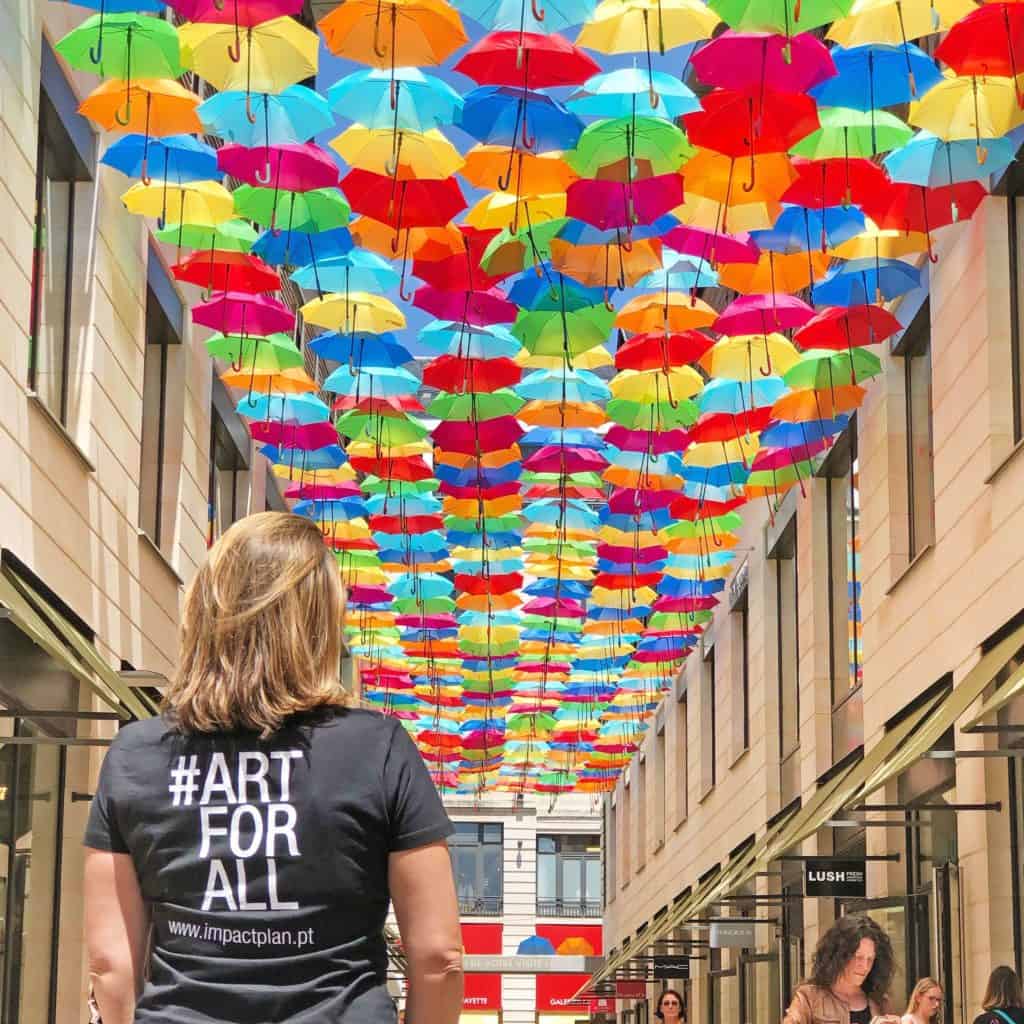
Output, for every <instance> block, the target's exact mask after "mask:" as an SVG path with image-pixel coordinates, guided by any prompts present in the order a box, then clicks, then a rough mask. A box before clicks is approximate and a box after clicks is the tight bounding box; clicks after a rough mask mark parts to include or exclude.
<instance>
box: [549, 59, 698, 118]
mask: <svg viewBox="0 0 1024 1024" xmlns="http://www.w3.org/2000/svg"><path fill="white" fill-rule="evenodd" d="M652 86H653V92H652ZM652 101H653V102H652ZM566 106H567V107H568V108H569V109H570V110H571V111H572V112H573V113H574V114H578V115H580V116H583V117H601V118H619V117H623V118H624V117H628V118H632V117H635V116H640V117H661V118H664V119H666V120H669V121H674V120H676V119H677V118H679V117H682V116H683V115H684V114H690V113H693V112H694V111H695V110H699V109H700V100H698V99H697V97H696V96H695V95H694V93H693V91H692V90H691V89H690V88H689V87H688V86H687V85H686V84H685V83H684V82H682V81H680V80H679V79H678V78H676V77H675V76H674V75H670V74H667V73H666V72H664V71H655V72H652V73H651V74H648V73H647V72H645V71H641V70H640V69H639V68H635V67H634V68H617V69H616V70H614V71H605V72H602V73H601V74H598V75H594V77H593V78H589V79H587V81H586V82H584V83H583V85H582V86H580V88H579V89H577V90H576V92H574V93H573V94H572V96H571V97H570V98H569V100H568V102H567V103H566Z"/></svg>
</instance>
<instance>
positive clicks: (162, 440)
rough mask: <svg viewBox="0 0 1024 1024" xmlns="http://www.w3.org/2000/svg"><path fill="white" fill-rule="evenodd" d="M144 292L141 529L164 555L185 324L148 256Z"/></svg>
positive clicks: (174, 298) (171, 512)
mask: <svg viewBox="0 0 1024 1024" xmlns="http://www.w3.org/2000/svg"><path fill="white" fill-rule="evenodd" d="M147 277H148V283H147V286H146V355H145V362H144V366H143V389H142V465H141V472H140V476H139V526H140V528H141V529H142V530H143V532H144V533H145V534H146V535H147V536H148V537H149V539H150V540H151V541H152V542H153V544H155V545H156V547H157V548H159V549H160V550H162V551H165V553H166V547H167V540H168V538H169V536H170V533H171V531H170V529H168V527H169V525H170V524H171V522H172V520H173V517H174V506H175V495H174V494H173V493H172V492H173V488H172V487H171V486H170V482H171V481H170V480H169V479H168V468H169V467H170V466H171V464H172V461H173V460H172V458H171V457H170V451H169V448H168V442H172V443H173V445H174V446H178V447H180V443H181V437H180V436H175V437H172V436H171V434H170V431H169V429H168V428H169V424H170V422H171V420H172V418H173V419H174V421H175V422H176V423H178V424H179V425H180V424H181V422H182V420H181V416H180V415H175V413H179V414H180V413H181V410H182V408H183V407H182V405H181V404H180V403H181V399H182V395H181V394H180V391H181V389H180V388H175V387H174V386H173V385H174V384H175V383H176V382H177V379H178V378H179V377H180V372H179V371H180V369H181V358H180V355H181V347H182V346H181V338H182V333H183V332H182V324H183V322H184V318H183V311H182V307H181V301H180V299H178V296H177V293H176V292H175V291H174V289H173V287H172V286H171V284H170V280H169V278H168V277H167V272H166V271H165V270H164V268H163V265H162V264H161V263H160V261H159V259H158V258H157V257H156V256H155V255H154V253H153V252H152V251H150V254H149V268H148V273H147Z"/></svg>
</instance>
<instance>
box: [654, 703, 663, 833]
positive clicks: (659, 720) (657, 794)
mask: <svg viewBox="0 0 1024 1024" xmlns="http://www.w3.org/2000/svg"><path fill="white" fill-rule="evenodd" d="M653 746H654V836H653V840H654V847H653V848H654V849H655V850H659V849H661V847H662V846H663V845H664V843H665V716H664V714H663V713H661V712H659V713H658V714H657V715H656V716H655V719H654V740H653Z"/></svg>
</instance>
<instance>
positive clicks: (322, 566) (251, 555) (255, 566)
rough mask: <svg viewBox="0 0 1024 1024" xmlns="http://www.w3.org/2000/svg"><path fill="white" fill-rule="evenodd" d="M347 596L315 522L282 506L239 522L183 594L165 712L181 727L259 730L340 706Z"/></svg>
mask: <svg viewBox="0 0 1024 1024" xmlns="http://www.w3.org/2000/svg"><path fill="white" fill-rule="evenodd" d="M344 603H345V595H344V590H343V589H342V585H341V579H340V577H339V574H338V567H337V565H336V564H335V561H334V558H333V556H332V555H331V553H330V551H329V550H328V548H327V547H326V545H325V544H324V541H323V536H322V534H321V533H320V530H319V529H318V528H317V526H316V524H315V523H314V522H312V520H310V519H305V518H303V517H302V516H297V515H292V514H291V513H287V512H261V513H258V514H257V515H252V516H247V517H246V518H245V519H241V520H239V521H238V522H237V523H235V524H234V525H233V526H232V527H231V528H230V529H229V530H227V531H226V532H225V533H224V535H223V536H222V537H221V538H220V539H219V540H218V541H217V543H216V544H214V545H213V547H212V548H211V549H210V551H209V554H208V555H207V559H206V561H205V562H204V563H203V565H202V567H201V568H200V569H199V572H198V573H197V574H196V576H195V578H194V579H193V580H192V583H191V584H190V586H189V588H188V590H187V592H186V594H185V609H184V614H183V617H182V625H181V639H180V658H179V667H178V671H177V674H176V675H175V678H174V680H173V682H172V683H171V685H170V687H169V689H168V690H167V694H166V696H165V698H164V710H165V711H166V712H167V713H168V715H169V717H170V718H171V719H172V720H173V722H174V723H175V725H176V726H177V727H178V728H179V729H181V730H182V731H183V732H200V733H208V732H231V731H236V730H242V731H248V732H257V733H259V734H260V736H262V737H264V738H266V737H268V736H270V735H272V734H273V733H275V732H277V730H278V729H280V727H281V725H282V723H283V722H284V720H285V719H286V718H287V717H288V716H289V715H293V714H296V713H297V712H302V711H310V710H312V709H314V708H322V707H329V706H334V707H344V706H347V705H348V703H349V701H348V696H347V694H346V693H345V690H344V689H343V688H342V685H341V680H340V678H339V670H340V666H341V629H342V614H343V611H344Z"/></svg>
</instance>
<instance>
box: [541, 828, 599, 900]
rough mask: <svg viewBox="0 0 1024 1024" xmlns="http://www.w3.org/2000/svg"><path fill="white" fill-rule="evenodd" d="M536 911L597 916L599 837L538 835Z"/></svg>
mask: <svg viewBox="0 0 1024 1024" xmlns="http://www.w3.org/2000/svg"><path fill="white" fill-rule="evenodd" d="M537 913H538V914H539V915H540V916H542V917H600V915H601V837H600V836H591V835H553V836H538V837H537Z"/></svg>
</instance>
